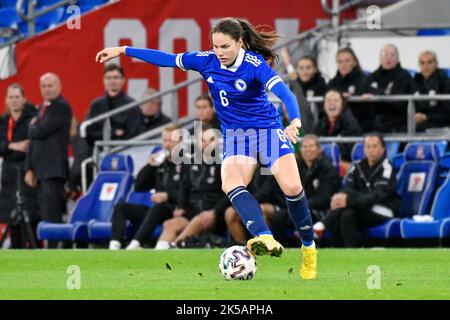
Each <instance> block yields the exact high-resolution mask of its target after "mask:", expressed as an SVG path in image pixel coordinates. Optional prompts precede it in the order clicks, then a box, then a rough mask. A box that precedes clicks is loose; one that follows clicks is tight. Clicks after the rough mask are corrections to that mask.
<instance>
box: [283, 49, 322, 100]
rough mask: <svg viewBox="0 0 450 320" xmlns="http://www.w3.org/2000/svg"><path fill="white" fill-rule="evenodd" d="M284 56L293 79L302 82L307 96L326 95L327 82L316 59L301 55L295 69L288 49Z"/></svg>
mask: <svg viewBox="0 0 450 320" xmlns="http://www.w3.org/2000/svg"><path fill="white" fill-rule="evenodd" d="M282 58H283V63H284V66H285V68H286V70H287V72H288V73H289V76H290V79H291V81H297V82H298V83H299V84H300V86H301V87H302V89H303V92H304V93H305V95H306V97H308V98H309V97H315V96H323V95H324V93H325V92H326V91H327V84H326V81H325V79H324V77H323V76H322V74H321V73H320V71H319V69H318V68H317V62H316V59H314V58H313V57H312V56H304V57H301V58H300V59H299V60H298V62H297V69H294V67H293V66H292V64H291V58H290V56H289V52H288V51H287V50H284V51H283V54H282Z"/></svg>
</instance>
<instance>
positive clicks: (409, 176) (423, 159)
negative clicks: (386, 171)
mask: <svg viewBox="0 0 450 320" xmlns="http://www.w3.org/2000/svg"><path fill="white" fill-rule="evenodd" d="M401 159H402V160H401V161H402V162H403V161H404V163H402V165H401V168H400V172H399V174H398V179H397V180H398V184H397V192H398V193H399V194H400V196H401V199H402V204H401V207H400V210H399V215H400V217H412V216H413V215H415V214H426V213H427V209H428V207H429V203H430V202H431V199H432V195H433V193H434V189H435V183H436V177H437V171H438V170H437V169H438V164H437V162H436V161H437V160H438V159H439V151H438V146H437V144H435V143H410V144H408V145H407V146H406V148H405V153H404V154H401ZM394 161H395V159H394ZM416 178H419V180H417V182H418V184H419V185H415V184H414V182H415V181H414V180H415V179H416ZM401 223H402V220H401V219H399V218H394V219H391V220H389V221H387V222H385V223H384V224H382V225H379V226H376V227H372V228H369V229H368V230H367V231H366V236H367V237H369V238H376V239H393V238H400V237H401V230H400V227H401Z"/></svg>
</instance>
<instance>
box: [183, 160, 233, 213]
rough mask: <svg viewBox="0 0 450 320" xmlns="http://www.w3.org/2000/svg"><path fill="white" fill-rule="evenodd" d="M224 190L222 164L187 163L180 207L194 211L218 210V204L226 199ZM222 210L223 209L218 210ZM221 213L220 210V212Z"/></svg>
mask: <svg viewBox="0 0 450 320" xmlns="http://www.w3.org/2000/svg"><path fill="white" fill-rule="evenodd" d="M225 198H227V196H226V195H225V194H224V192H223V191H222V180H221V178H220V164H206V163H202V164H185V165H184V166H183V181H182V183H181V188H180V191H179V194H178V207H179V208H182V209H186V210H187V211H193V212H194V214H196V213H199V212H201V211H203V210H211V209H213V210H214V211H216V210H217V209H218V208H217V206H218V204H219V203H221V202H222V201H226V199H225ZM217 211H221V210H217ZM218 213H220V212H218Z"/></svg>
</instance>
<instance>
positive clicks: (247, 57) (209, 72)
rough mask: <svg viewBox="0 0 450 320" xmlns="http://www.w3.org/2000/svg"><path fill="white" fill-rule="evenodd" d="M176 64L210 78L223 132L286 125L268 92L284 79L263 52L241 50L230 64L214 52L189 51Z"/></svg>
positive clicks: (180, 56) (211, 89)
mask: <svg viewBox="0 0 450 320" xmlns="http://www.w3.org/2000/svg"><path fill="white" fill-rule="evenodd" d="M176 64H177V66H178V67H179V68H181V69H183V70H195V71H197V72H199V73H200V74H201V75H202V76H203V78H204V79H205V80H206V83H207V84H208V88H209V91H210V93H211V96H212V98H213V101H214V107H215V109H216V113H217V116H218V118H219V120H220V122H221V125H222V130H223V131H225V130H226V129H239V128H242V129H249V128H254V129H259V128H273V127H279V126H280V125H282V124H281V119H280V117H279V115H278V112H277V110H276V108H275V106H274V105H273V104H272V103H270V102H269V99H268V97H267V94H266V91H265V89H266V88H267V89H268V90H270V89H271V88H272V87H273V86H274V85H275V84H277V83H278V82H280V81H282V80H281V78H280V77H279V76H278V75H277V74H276V73H275V71H274V70H273V69H272V68H271V67H270V66H269V64H268V63H267V62H266V61H265V60H264V58H263V57H262V56H261V55H259V54H256V53H253V52H251V51H245V50H244V49H241V50H240V52H239V55H238V57H237V59H236V61H235V63H234V64H233V65H232V66H230V67H226V66H224V65H222V64H221V63H220V61H219V59H218V58H217V57H216V55H215V54H214V51H199V52H186V53H181V54H178V55H177V57H176Z"/></svg>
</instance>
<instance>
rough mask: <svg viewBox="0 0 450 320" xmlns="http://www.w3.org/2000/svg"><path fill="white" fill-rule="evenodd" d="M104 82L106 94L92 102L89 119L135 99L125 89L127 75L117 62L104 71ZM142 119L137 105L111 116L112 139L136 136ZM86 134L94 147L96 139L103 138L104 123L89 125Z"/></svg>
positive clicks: (90, 144)
mask: <svg viewBox="0 0 450 320" xmlns="http://www.w3.org/2000/svg"><path fill="white" fill-rule="evenodd" d="M103 83H104V86H105V91H106V94H105V95H103V96H101V97H99V98H97V99H95V100H94V101H93V102H92V104H91V107H90V109H89V113H88V115H87V119H91V118H94V117H96V116H98V115H101V114H103V113H106V112H109V111H112V110H115V109H117V108H119V107H122V106H124V105H126V104H128V103H130V102H133V101H134V99H133V98H131V97H130V96H128V95H127V94H125V92H124V91H123V86H124V84H125V76H124V71H123V68H122V67H120V66H118V65H116V64H109V65H107V66H106V67H105V69H104V72H103ZM140 119H141V116H140V112H139V109H138V108H137V107H136V108H133V109H131V110H128V111H126V112H122V113H120V114H117V115H115V116H113V117H111V118H110V122H111V139H113V140H126V139H130V138H132V137H134V136H136V135H137V134H138V133H139V130H140V129H141V124H140ZM86 135H87V136H86V139H87V142H88V143H89V146H90V147H91V148H93V146H94V143H95V141H96V140H103V123H97V124H94V125H92V126H89V127H87V129H86Z"/></svg>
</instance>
